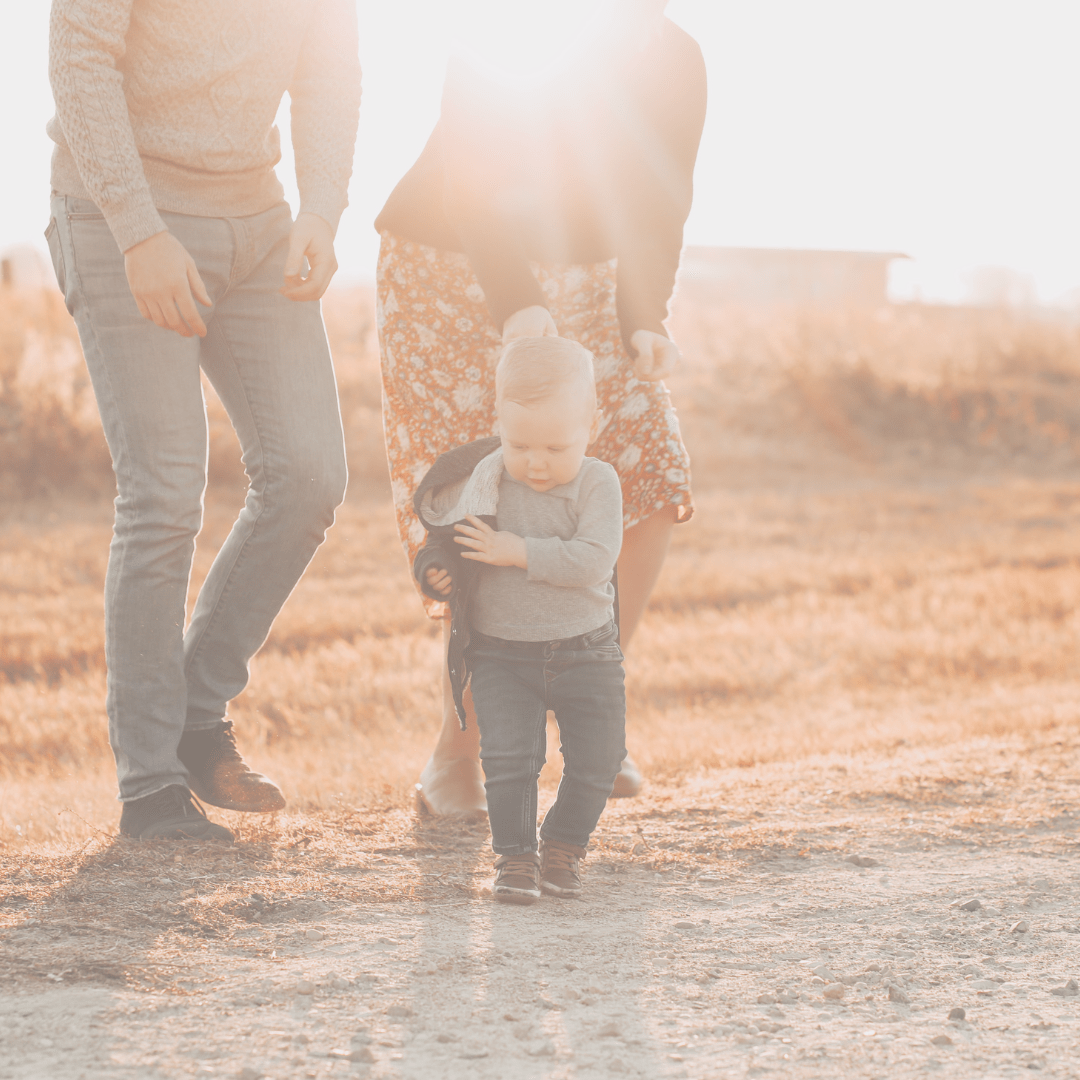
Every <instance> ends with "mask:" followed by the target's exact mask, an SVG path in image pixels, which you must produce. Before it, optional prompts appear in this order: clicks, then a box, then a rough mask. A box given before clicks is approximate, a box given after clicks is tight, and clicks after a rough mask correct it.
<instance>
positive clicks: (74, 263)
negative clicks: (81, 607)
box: [61, 195, 139, 711]
mask: <svg viewBox="0 0 1080 1080" xmlns="http://www.w3.org/2000/svg"><path fill="white" fill-rule="evenodd" d="M69 203H70V196H67V195H65V196H64V214H65V217H67V234H68V245H69V247H70V248H71V273H72V276H73V277H74V278H75V287H76V288H77V289H78V291H79V296H80V297H81V299H82V305H83V308H84V309H85V312H86V324H87V326H88V327H89V328H90V331H91V333H92V334H93V337H94V349H95V351H96V352H97V355H98V360H99V363H100V365H101V371H102V373H103V374H104V376H105V380H106V382H107V383H108V385H109V396H110V397H111V398H112V400H113V401H117V400H118V398H117V394H116V388H115V386H114V385H113V379H112V372H111V370H110V369H109V365H108V364H107V363H106V360H105V353H104V350H103V349H102V347H101V340H100V336H99V334H98V329H97V326H96V325H95V324H94V316H93V305H92V304H90V303H89V301H88V300H87V296H86V289H85V287H84V285H83V277H82V271H81V270H80V269H79V260H78V257H77V255H76V251H75V237H74V235H73V234H72V230H71V220H72V219H71V217H70V215H69V212H68V205H69ZM61 251H63V244H61ZM117 426H118V428H119V433H120V441H121V444H122V446H121V449H122V451H123V453H124V455H125V456H126V457H127V459H128V460H129V461H130V459H131V456H132V454H131V447H130V446H129V445H128V441H127V432H126V431H125V430H124V428H123V425H122V424H119V425H117ZM112 465H113V475H114V476H116V479H117V497H118V498H119V496H120V491H119V480H120V477H119V474H118V472H117V468H116V459H115V457H114V458H113V463H112ZM135 487H136V485H134V484H132V485H131V493H132V495H131V497H132V501H133V504H134V500H135ZM132 509H133V510H134V511H135V512H136V513H137V512H138V509H139V508H138V505H137V504H136V505H133V507H132ZM113 536H114V537H115V536H116V523H115V521H114V523H113ZM127 557H128V544H127V543H126V542H125V543H124V544H122V545H121V547H120V559H119V565H118V566H117V572H116V576H117V577H118V578H119V577H122V576H123V573H122V571H123V569H124V565H125V563H126V561H127ZM108 630H109V623H108V620H106V622H105V632H106V641H107V640H108ZM105 663H106V668H108V653H107V652H106V657H105ZM108 681H109V680H108V678H106V683H108ZM117 695H119V689H117ZM107 698H108V686H107V685H106V700H107ZM117 711H120V702H119V701H117Z"/></svg>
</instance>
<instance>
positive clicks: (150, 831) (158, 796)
mask: <svg viewBox="0 0 1080 1080" xmlns="http://www.w3.org/2000/svg"><path fill="white" fill-rule="evenodd" d="M120 832H121V834H122V835H124V836H130V837H132V838H133V839H135V840H184V839H187V840H227V841H229V842H231V841H232V839H233V834H232V833H231V832H229V830H228V829H226V828H225V826H224V825H215V824H214V823H213V822H212V821H211V820H210V819H209V818H208V817H207V816H206V815H205V814H204V813H203V811H202V807H201V806H199V804H198V803H197V802H196V801H195V800H194V799H193V798H192V797H191V792H190V791H188V789H187V788H186V787H182V786H181V785H180V784H171V785H170V786H169V787H167V788H162V790H161V791H155V792H154V794H153V795H147V796H146V797H145V798H142V799H132V800H131V802H126V803H124V809H123V811H122V812H121V814H120Z"/></svg>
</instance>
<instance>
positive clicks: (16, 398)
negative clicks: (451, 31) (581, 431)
mask: <svg viewBox="0 0 1080 1080" xmlns="http://www.w3.org/2000/svg"><path fill="white" fill-rule="evenodd" d="M4 303H5V304H6V307H5V308H4V309H3V311H2V312H0V320H2V323H0V324H2V325H3V326H5V327H6V329H5V331H4V333H5V335H6V336H5V338H4V345H3V347H4V349H5V350H6V351H5V352H4V353H3V357H2V360H0V373H2V374H3V378H4V381H3V383H2V390H0V410H3V411H0V416H3V417H5V419H6V420H7V426H6V430H0V440H3V444H4V448H5V456H4V459H3V469H2V474H0V482H2V483H3V485H4V486H5V488H6V490H7V498H6V500H5V503H4V507H3V517H2V524H0V763H2V764H0V769H2V778H3V789H2V790H3V795H2V799H0V844H2V845H4V846H5V847H7V848H8V849H9V850H10V849H17V848H18V847H19V846H21V845H23V844H34V845H38V844H46V845H58V846H59V847H58V850H60V849H63V848H65V847H66V846H67V845H70V844H78V843H80V842H82V840H84V839H85V838H86V837H88V836H90V835H93V834H94V830H96V829H106V830H107V829H109V828H111V826H112V823H113V819H114V818H115V814H116V810H115V807H114V805H113V804H112V802H111V800H112V795H113V790H112V789H113V781H112V778H111V760H110V755H109V751H108V746H107V742H106V731H105V722H104V716H103V710H102V700H103V693H104V690H103V687H104V677H105V676H104V665H103V654H102V632H103V631H102V619H101V591H102V583H103V579H104V572H105V562H106V552H107V544H108V535H109V527H110V510H111V507H110V503H109V498H108V493H109V477H108V471H107V456H106V453H105V451H104V448H103V446H102V445H101V437H100V434H99V433H98V431H97V429H96V427H95V426H94V425H95V423H96V420H95V417H94V413H93V409H92V401H90V400H88V395H89V391H88V388H87V386H86V384H85V376H84V375H83V373H82V371H81V369H80V368H79V366H78V362H77V361H78V357H77V352H76V351H75V345H74V339H73V337H72V331H71V328H70V326H69V324H68V320H67V317H66V313H64V312H63V311H62V307H61V308H59V310H58V308H57V301H56V300H55V298H54V297H51V296H42V297H38V296H29V297H27V296H22V297H20V296H19V295H18V294H11V293H9V294H7V296H6V297H5V298H4ZM20 319H21V324H22V328H20ZM327 322H328V326H329V329H330V333H331V337H332V340H333V345H334V352H335V357H336V361H337V365H338V369H339V377H340V381H341V393H342V408H343V413H344V416H345V420H346V427H347V431H348V442H349V447H350V468H351V476H352V479H351V484H350V490H349V497H348V500H347V502H346V504H345V506H344V507H343V509H342V511H341V513H340V516H339V519H338V524H337V525H336V526H335V528H334V529H333V530H332V532H331V534H330V537H329V539H328V541H327V543H326V545H325V547H324V548H323V549H322V550H321V551H320V552H319V554H318V555H317V557H316V559H315V562H314V564H313V565H312V567H311V569H310V570H309V572H308V574H307V576H306V577H305V578H304V580H303V581H302V583H301V584H300V586H299V588H298V589H297V591H296V593H295V595H294V596H293V597H292V599H291V600H290V601H289V603H288V605H287V606H286V608H285V610H284V611H283V613H282V615H281V617H280V618H279V620H278V622H277V624H276V625H275V627H274V630H273V633H272V635H271V638H270V640H269V642H268V643H267V645H266V647H265V648H264V649H263V651H262V652H261V653H260V655H259V656H258V658H257V659H256V660H255V663H254V667H253V678H252V683H251V686H250V688H249V689H248V691H246V692H245V693H244V694H243V695H242V696H241V697H240V698H239V700H237V701H236V702H235V703H234V705H233V707H232V715H233V716H234V718H235V719H236V721H237V724H238V728H239V730H240V731H241V733H242V734H241V738H242V741H243V743H244V745H245V747H246V748H247V750H248V751H249V752H250V754H251V756H252V757H253V759H254V760H256V761H257V762H258V763H259V764H260V765H262V766H265V768H267V769H268V770H270V771H271V772H272V773H273V774H274V775H275V776H277V777H279V778H280V779H281V780H282V781H283V782H284V783H285V785H286V786H287V788H288V790H289V793H290V796H291V799H292V802H293V805H294V806H296V807H298V808H305V809H309V808H323V809H326V808H330V807H333V806H334V805H336V804H337V803H338V802H340V801H341V800H346V801H347V802H349V803H350V804H356V803H367V802H371V801H376V802H383V801H393V802H399V801H402V800H404V799H405V798H406V796H407V792H408V788H409V785H410V783H411V781H412V780H413V777H414V774H415V773H416V771H417V768H418V766H419V765H420V764H422V761H423V759H424V756H425V748H426V747H427V746H428V744H429V743H430V741H431V737H432V732H433V730H434V723H435V716H436V712H437V702H436V673H437V670H438V665H439V657H438V644H437V637H436V634H435V631H434V628H433V627H432V626H431V625H429V624H428V623H427V622H426V621H425V620H424V619H423V618H422V617H421V615H420V612H419V607H418V605H417V603H416V602H415V601H414V598H413V596H412V589H411V584H410V581H409V578H408V574H407V570H406V566H405V563H404V559H403V557H402V555H401V552H400V549H399V548H398V545H397V542H396V537H395V533H394V529H393V521H392V516H391V513H390V508H389V504H388V500H387V498H386V482H385V474H384V466H383V462H382V458H381V431H380V424H379V413H378V406H379V390H378V366H377V357H376V354H375V343H374V339H373V338H374V330H373V321H372V312H371V297H370V294H369V293H368V292H367V291H364V290H353V291H350V292H339V293H336V294H333V295H332V297H331V299H330V301H329V302H328V304H327ZM677 330H678V332H679V336H680V338H681V339H682V340H683V342H684V345H685V348H686V352H687V362H686V365H685V367H684V369H683V371H682V372H681V373H680V374H679V376H678V377H677V378H676V379H675V380H674V381H673V383H672V390H673V393H674V395H675V398H676V402H677V404H678V406H679V409H680V413H681V416H682V418H683V423H684V426H685V429H686V435H687V440H688V442H689V444H690V446H691V449H692V452H693V455H694V461H695V481H696V486H697V491H698V512H697V515H696V517H695V518H694V520H693V522H692V523H691V524H689V525H687V526H686V527H683V528H680V529H678V530H677V533H676V538H675V543H674V547H673V551H672V554H671V558H670V561H669V563H668V565H667V568H666V570H665V572H664V576H663V579H662V580H661V583H660V586H659V588H658V589H657V592H656V595H655V598H654V601H653V605H652V610H651V612H650V614H649V616H648V619H647V621H646V623H645V625H644V628H643V630H642V632H641V636H640V638H639V640H638V641H637V642H636V643H635V648H634V650H633V654H632V657H631V660H630V666H629V670H630V681H631V694H632V696H631V709H630V729H631V744H632V747H633V751H634V753H635V755H636V756H637V757H638V758H640V759H641V761H642V762H643V763H644V764H645V765H646V767H647V769H648V772H649V775H650V776H651V777H652V778H653V779H654V781H657V782H664V783H668V782H671V783H676V782H681V781H682V780H685V779H686V778H688V777H690V776H693V775H697V774H700V773H701V772H702V771H704V770H708V769H715V768H722V767H727V766H743V767H745V766H748V765H753V764H755V763H758V762H765V761H797V760H801V759H804V758H806V757H808V756H811V755H815V754H820V753H823V752H830V753H835V754H841V755H842V754H845V753H857V752H863V751H873V752H876V753H882V754H888V753H889V752H891V750H892V749H893V748H895V747H897V746H904V745H907V746H913V745H934V746H938V745H944V744H947V743H950V742H954V741H957V740H961V739H970V738H974V737H978V736H982V735H1000V734H1004V733H1010V734H1012V735H1015V736H1017V737H1020V738H1030V739H1033V740H1041V739H1047V738H1051V737H1052V734H1053V733H1054V732H1055V731H1056V732H1058V733H1059V734H1064V733H1067V732H1069V731H1072V730H1073V725H1074V723H1075V721H1076V717H1077V715H1078V712H1077V710H1075V709H1074V708H1073V704H1072V702H1073V700H1074V697H1075V692H1074V691H1075V685H1076V682H1075V680H1076V674H1075V658H1076V656H1077V655H1078V645H1080V640H1078V635H1080V613H1078V612H1080V608H1078V604H1077V599H1078V597H1080V543H1078V539H1077V530H1076V525H1077V524H1078V522H1080V486H1078V485H1076V484H1075V482H1074V476H1075V464H1076V462H1077V461H1078V460H1080V394H1078V393H1077V387H1078V386H1080V333H1078V331H1077V330H1076V328H1074V327H1069V326H1066V325H1058V324H1054V323H1051V322H1040V321H1036V320H1022V319H1019V318H1016V317H1010V316H1008V315H1007V314H1003V313H995V312H964V311H946V310H934V309H911V310H904V309H894V310H887V311H884V312H882V313H878V314H873V313H871V314H850V315H846V316H845V315H841V314H831V315H823V314H816V315H815V314H813V313H807V312H791V313H786V314H783V315H781V316H779V317H777V316H775V315H774V316H772V317H768V318H767V317H766V316H765V315H764V314H758V315H756V316H755V315H754V314H753V313H748V312H725V311H723V310H703V309H700V308H686V309H683V310H681V311H679V312H678V315H677ZM20 360H21V365H20ZM20 410H21V411H20ZM212 415H213V418H214V423H213V427H212V436H211V444H212V445H211V474H212V484H211V488H210V492H209V495H208V499H207V512H206V523H205V527H204V531H203V533H202V535H201V536H200V538H199V543H198V552H197V556H196V564H195V572H194V575H193V578H192V595H194V594H195V591H196V590H197V589H198V586H199V584H200V582H201V580H202V577H203V575H204V574H205V572H206V570H207V568H208V566H209V564H210V561H211V559H212V557H213V554H214V552H215V550H216V548H217V546H218V544H219V543H220V542H221V540H222V539H223V537H224V536H225V534H226V532H227V530H228V527H229V524H230V522H231V517H232V514H233V512H234V510H235V508H236V506H237V505H238V503H239V501H240V499H241V498H242V473H241V471H240V466H239V463H238V460H237V457H236V453H235V447H234V444H233V442H232V434H231V431H230V429H229V428H228V424H227V421H226V420H225V418H224V416H223V415H222V412H221V410H220V407H215V405H214V403H212ZM12 448H21V449H20V452H19V453H18V454H16V453H14V452H13V449H12ZM20 494H21V497H20Z"/></svg>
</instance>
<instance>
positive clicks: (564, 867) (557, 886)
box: [540, 840, 585, 899]
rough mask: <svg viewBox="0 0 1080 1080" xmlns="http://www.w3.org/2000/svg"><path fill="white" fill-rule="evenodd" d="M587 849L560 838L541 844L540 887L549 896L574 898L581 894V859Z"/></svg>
mask: <svg viewBox="0 0 1080 1080" xmlns="http://www.w3.org/2000/svg"><path fill="white" fill-rule="evenodd" d="M584 857H585V849H584V848H583V847H578V846H577V845H576V844H563V843H560V842H559V841H558V840H544V841H542V842H541V844H540V859H541V862H540V888H541V889H542V890H543V891H544V892H546V893H547V894H548V895H549V896H562V897H566V898H569V899H573V898H575V897H578V896H580V895H581V860H582V859H583V858H584Z"/></svg>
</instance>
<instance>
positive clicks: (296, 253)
mask: <svg viewBox="0 0 1080 1080" xmlns="http://www.w3.org/2000/svg"><path fill="white" fill-rule="evenodd" d="M305 257H306V258H307V261H308V267H309V270H308V275H307V277H302V276H301V274H302V273H303V266H304V259H305ZM337 266H338V264H337V256H335V255H334V230H333V229H331V228H330V226H329V224H328V223H327V222H326V221H324V220H323V219H322V218H321V217H319V215H318V214H312V213H310V212H308V213H304V214H300V215H299V216H298V217H297V219H296V221H295V222H293V227H292V230H291V232H290V233H289V254H288V256H287V257H286V259H285V285H284V286H283V287H282V289H281V295H282V296H285V297H287V298H288V299H289V300H318V299H319V298H320V297H321V296H322V294H323V293H324V292H326V287H327V285H329V284H330V279H331V278H332V277H333V276H334V274H335V272H336V271H337Z"/></svg>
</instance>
